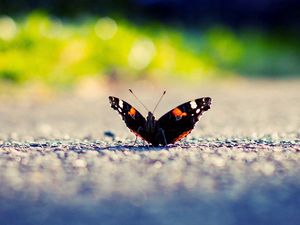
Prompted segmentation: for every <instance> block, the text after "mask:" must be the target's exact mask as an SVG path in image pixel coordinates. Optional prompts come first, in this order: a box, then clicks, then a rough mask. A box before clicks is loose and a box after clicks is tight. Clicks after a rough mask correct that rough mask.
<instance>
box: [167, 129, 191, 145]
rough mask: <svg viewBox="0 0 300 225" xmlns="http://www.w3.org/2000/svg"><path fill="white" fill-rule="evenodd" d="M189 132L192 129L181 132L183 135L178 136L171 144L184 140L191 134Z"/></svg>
mask: <svg viewBox="0 0 300 225" xmlns="http://www.w3.org/2000/svg"><path fill="white" fill-rule="evenodd" d="M191 131H192V129H190V130H188V131H185V132H183V133H182V134H180V135H179V136H178V137H177V138H175V139H174V140H173V142H172V143H175V142H176V141H179V140H181V139H182V138H185V137H186V136H187V135H188V134H189V133H191Z"/></svg>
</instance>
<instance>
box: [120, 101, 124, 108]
mask: <svg viewBox="0 0 300 225" xmlns="http://www.w3.org/2000/svg"><path fill="white" fill-rule="evenodd" d="M119 106H120V107H121V108H123V101H122V100H120V101H119Z"/></svg>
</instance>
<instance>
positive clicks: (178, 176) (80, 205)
mask: <svg viewBox="0 0 300 225" xmlns="http://www.w3.org/2000/svg"><path fill="white" fill-rule="evenodd" d="M131 88H134V89H135V90H136V93H137V95H138V96H140V98H141V99H142V101H143V102H145V104H146V105H148V106H153V105H154V104H155V102H156V100H157V99H158V98H159V96H160V92H161V91H162V90H163V89H162V88H161V87H157V86H155V85H149V84H146V83H138V84H135V85H133V87H132V86H131ZM167 90H168V93H167V95H166V97H165V98H164V100H163V102H162V104H161V105H160V107H159V110H158V111H157V113H156V115H158V116H160V115H162V114H163V113H164V112H166V111H167V110H169V109H171V108H172V107H174V106H176V105H178V104H181V103H183V102H184V101H186V100H191V99H193V98H196V97H203V96H210V97H212V99H213V102H212V107H211V109H210V110H209V111H208V112H206V113H205V114H204V115H203V117H202V118H201V119H200V122H199V123H198V124H197V126H196V128H195V130H194V131H193V132H192V133H191V135H190V136H188V138H187V139H185V140H183V141H181V142H179V143H177V144H175V145H171V146H168V147H158V148H153V147H147V146H143V145H142V142H141V141H139V142H137V144H136V145H135V146H132V144H133V142H134V139H135V137H134V135H133V134H131V133H129V132H128V130H127V128H126V127H125V125H124V123H123V121H122V120H121V119H120V118H119V116H118V115H117V113H116V112H114V111H113V110H112V109H111V108H110V106H109V103H108V99H107V96H108V95H116V96H119V97H121V96H122V97H123V98H124V99H125V100H128V99H129V100H130V99H131V100H130V102H131V103H132V104H133V105H134V106H136V107H137V108H138V109H140V111H141V112H142V113H144V114H145V111H144V110H143V108H142V107H141V106H140V105H139V104H138V103H137V102H136V100H134V99H133V98H132V96H130V94H129V92H126V90H125V89H124V88H123V87H118V86H114V87H113V88H112V89H111V90H109V89H108V88H106V89H103V90H101V91H99V93H98V94H97V95H96V97H91V96H93V95H89V93H88V90H87V91H86V92H82V93H81V94H80V93H79V94H76V95H64V96H63V97H55V98H47V99H42V100H39V99H38V98H27V97H23V98H19V97H18V98H14V99H13V100H12V98H10V97H3V98H1V102H0V224H1V225H14V224H20V225H36V224H41V225H63V224H72V225H89V224H91V225H94V224H105V225H109V224H113V225H114V224H116V225H119V224H121V225H133V224H149V225H150V224H151V225H160V224H162V225H168V224H172V225H173V224H174V225H177V224H178V225H181V224H187V225H188V224H195V225H196V224H197V225H199V224H205V225H206V224H207V225H214V224H222V225H233V224H238V225H240V224H249V225H250V224H251V225H252V224H264V225H265V224H272V225H273V224H285V225H286V224H300V209H299V207H300V175H299V174H300V129H299V128H300V82H299V81H286V82H285V81H284V82H283V81H281V82H279V81H278V82H266V81H261V82H233V83H229V84H217V85H213V84H209V85H208V84H207V85H204V84H202V85H200V84H199V86H197V85H196V84H194V85H193V86H192V87H191V86H182V85H178V84H177V85H175V86H173V87H170V88H167ZM150 108H152V107H150Z"/></svg>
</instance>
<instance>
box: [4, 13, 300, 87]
mask: <svg viewBox="0 0 300 225" xmlns="http://www.w3.org/2000/svg"><path fill="white" fill-rule="evenodd" d="M0 31H1V32H0V80H2V81H3V80H4V81H9V82H13V83H24V82H26V81H38V82H43V83H47V84H51V85H69V84H73V83H74V82H76V81H78V80H80V79H81V78H83V77H98V76H108V77H111V78H113V79H117V78H122V79H123V78H124V79H136V78H158V79H160V78H166V79H168V78H169V77H173V76H175V77H182V78H199V79H203V78H207V77H219V78H223V77H226V76H229V75H230V76H231V75H237V74H244V75H248V76H258V77H261V76H266V75H267V76H270V77H276V76H280V77H282V76H286V75H296V76H297V75H299V72H300V64H299V58H300V55H299V52H300V51H299V50H300V49H299V44H298V41H297V38H294V37H289V36H283V35H281V36H278V35H277V36H276V35H274V34H266V33H263V32H258V31H255V30H243V31H239V32H233V31H232V30H230V29H228V28H226V27H222V26H216V27H213V28H209V29H198V30H197V29H193V30H187V29H184V28H171V27H167V26H162V25H160V24H149V25H147V26H141V25H135V24H133V23H130V22H128V21H127V20H123V19H118V20H114V19H112V18H109V17H103V18H95V17H92V16H90V17H86V18H85V19H80V20H77V21H74V20H72V21H69V20H62V19H59V18H53V17H50V16H48V15H47V14H45V13H42V12H34V13H31V14H28V15H27V16H24V17H20V18H14V19H13V18H11V17H7V16H2V17H0Z"/></svg>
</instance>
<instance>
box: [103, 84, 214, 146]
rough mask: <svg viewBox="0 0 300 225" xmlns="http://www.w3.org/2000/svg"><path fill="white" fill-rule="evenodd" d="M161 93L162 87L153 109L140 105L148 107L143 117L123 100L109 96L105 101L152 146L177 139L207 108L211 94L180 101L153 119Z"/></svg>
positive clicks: (185, 133)
mask: <svg viewBox="0 0 300 225" xmlns="http://www.w3.org/2000/svg"><path fill="white" fill-rule="evenodd" d="M129 91H130V92H131V93H132V94H133V95H134V97H135V98H136V99H137V100H138V101H139V102H140V103H141V104H142V105H143V106H144V104H143V103H142V102H141V101H140V100H139V99H138V98H137V97H136V95H135V94H134V93H133V91H132V90H131V89H129ZM165 93H166V91H164V93H163V94H162V96H161V97H160V99H159V101H158V102H157V104H156V106H155V108H154V110H153V112H151V111H150V110H148V109H147V108H146V107H145V106H144V107H145V109H146V110H147V111H148V116H147V118H146V119H145V117H143V116H142V114H141V113H139V112H138V111H137V110H136V109H135V108H134V107H132V106H131V105H130V104H129V103H127V102H125V101H124V100H121V99H119V98H117V97H113V96H109V102H110V104H111V107H112V108H113V109H114V110H116V111H118V113H119V114H120V115H121V117H122V119H123V120H124V121H125V123H126V125H127V127H128V128H129V129H130V130H131V131H132V132H133V133H134V134H135V135H136V136H137V137H140V138H142V139H143V140H145V141H147V142H148V143H151V144H152V145H153V146H159V145H162V146H166V145H168V144H173V143H175V142H177V141H179V140H181V139H182V138H184V137H186V136H187V135H188V134H189V133H191V131H192V130H193V128H194V126H195V124H196V123H197V121H198V120H199V117H200V116H201V115H202V113H203V112H205V111H207V110H208V109H210V105H211V98H210V97H204V98H198V99H195V100H193V101H189V102H186V103H183V104H181V105H179V106H177V107H175V108H173V109H172V110H170V111H169V112H167V113H166V114H165V115H163V116H162V117H161V118H159V119H158V120H156V119H155V117H154V115H153V113H154V111H155V109H156V108H157V106H158V104H159V103H160V101H161V99H162V97H163V96H164V95H165Z"/></svg>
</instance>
